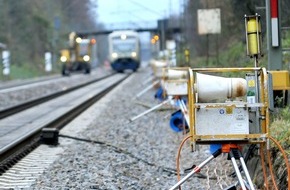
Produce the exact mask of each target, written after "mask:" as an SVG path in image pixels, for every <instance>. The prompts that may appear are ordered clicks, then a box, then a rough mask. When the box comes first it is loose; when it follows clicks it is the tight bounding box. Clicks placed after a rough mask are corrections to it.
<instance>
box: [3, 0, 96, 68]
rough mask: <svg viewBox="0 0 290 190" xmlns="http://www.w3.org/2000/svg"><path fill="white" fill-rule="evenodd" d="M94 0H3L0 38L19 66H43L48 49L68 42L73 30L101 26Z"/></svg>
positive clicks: (65, 44) (53, 49)
mask: <svg viewBox="0 0 290 190" xmlns="http://www.w3.org/2000/svg"><path fill="white" fill-rule="evenodd" d="M93 6H96V5H95V4H92V2H91V1H90V0H81V1H80V0H49V1H48V0H19V1H11V0H0V42H1V43H4V44H6V45H7V49H9V51H10V52H11V59H10V60H11V61H10V62H11V63H13V64H14V65H16V66H22V65H23V64H33V67H36V68H39V69H40V70H42V69H43V68H42V67H43V62H44V61H43V59H44V53H45V52H47V51H49V52H54V53H55V54H57V52H58V50H59V49H61V48H64V47H66V46H67V40H68V34H69V33H70V32H71V31H79V30H93V29H95V28H97V27H100V26H98V24H97V22H96V20H97V17H96V14H93V12H92V7H93Z"/></svg>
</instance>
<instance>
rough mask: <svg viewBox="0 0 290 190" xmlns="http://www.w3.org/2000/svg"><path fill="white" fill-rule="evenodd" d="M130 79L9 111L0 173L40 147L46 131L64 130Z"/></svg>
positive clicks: (0, 145) (114, 78)
mask: <svg viewBox="0 0 290 190" xmlns="http://www.w3.org/2000/svg"><path fill="white" fill-rule="evenodd" d="M128 76H129V75H128V74H115V75H111V76H108V77H104V78H103V79H102V80H100V79H98V80H96V81H91V82H89V83H87V84H82V85H81V86H78V87H73V88H71V89H68V90H66V91H65V92H60V93H55V94H53V95H50V96H49V97H42V98H40V100H35V101H33V102H30V103H25V104H23V105H22V106H15V107H14V108H15V110H13V108H9V109H10V111H9V114H5V113H4V114H2V115H1V120H0V121H1V122H0V127H1V131H0V136H1V138H0V173H1V174H4V173H5V172H6V171H7V170H8V169H9V168H10V167H11V166H12V165H14V164H15V163H17V162H19V160H20V159H21V158H23V157H24V156H25V155H27V154H28V153H29V152H31V151H32V150H33V149H34V148H35V147H37V146H38V145H39V144H40V140H41V131H42V129H43V128H57V129H58V130H59V129H61V128H62V127H63V126H64V125H65V124H66V123H68V122H70V121H71V120H72V119H73V118H74V117H76V116H77V115H78V114H80V113H81V112H83V111H84V110H85V109H87V108H88V107H89V106H90V105H92V104H93V103H95V102H96V101H97V100H99V99H100V98H101V97H102V96H104V95H105V94H106V93H107V92H108V91H110V90H111V89H112V88H114V87H115V86H117V85H118V84H119V83H121V81H123V80H124V79H126V78H127V77H128ZM19 107H21V108H19ZM11 110H12V111H11ZM1 112H5V111H1ZM44 163H46V161H44ZM14 172H15V171H14ZM12 173H13V172H12ZM2 177H3V175H2V176H1V178H2ZM6 178H7V176H6ZM10 180H11V179H10ZM4 181H5V179H4ZM8 181H9V180H8ZM2 182H3V181H1V180H0V186H3V184H1V183H2Z"/></svg>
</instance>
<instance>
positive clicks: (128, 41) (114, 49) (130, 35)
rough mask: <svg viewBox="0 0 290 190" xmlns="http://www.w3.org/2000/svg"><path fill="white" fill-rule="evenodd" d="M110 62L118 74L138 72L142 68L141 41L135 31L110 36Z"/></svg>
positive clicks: (117, 32)
mask: <svg viewBox="0 0 290 190" xmlns="http://www.w3.org/2000/svg"><path fill="white" fill-rule="evenodd" d="M108 42H109V61H110V64H111V67H112V68H113V69H114V70H115V71H117V72H123V71H124V70H126V69H130V70H133V71H134V72H135V71H137V70H138V68H139V66H140V39H139V35H138V33H137V32H135V31H131V30H126V31H115V32H112V33H111V34H109V36H108Z"/></svg>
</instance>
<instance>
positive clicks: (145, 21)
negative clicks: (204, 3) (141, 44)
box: [97, 0, 183, 27]
mask: <svg viewBox="0 0 290 190" xmlns="http://www.w3.org/2000/svg"><path fill="white" fill-rule="evenodd" d="M182 2H183V1H180V0H145V1H141V0H98V1H97V4H98V9H97V12H98V21H100V22H103V23H104V24H105V25H107V26H112V27H113V24H114V25H115V27H117V25H121V24H128V25H131V26H136V27H137V26H140V25H141V26H144V25H151V26H154V25H157V24H156V22H157V20H158V19H163V18H166V17H168V15H169V14H170V13H171V14H179V12H180V11H181V6H182Z"/></svg>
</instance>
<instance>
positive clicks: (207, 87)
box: [195, 73, 247, 103]
mask: <svg viewBox="0 0 290 190" xmlns="http://www.w3.org/2000/svg"><path fill="white" fill-rule="evenodd" d="M195 87H196V89H195V90H196V92H197V96H198V102H204V103H206V102H213V101H217V100H226V99H228V98H236V97H241V96H245V95H246V92H247V81H246V80H245V79H243V78H226V77H219V76H213V75H206V74H201V73H196V86H195Z"/></svg>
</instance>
